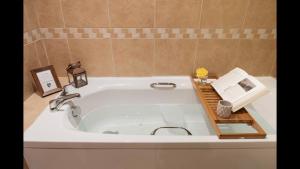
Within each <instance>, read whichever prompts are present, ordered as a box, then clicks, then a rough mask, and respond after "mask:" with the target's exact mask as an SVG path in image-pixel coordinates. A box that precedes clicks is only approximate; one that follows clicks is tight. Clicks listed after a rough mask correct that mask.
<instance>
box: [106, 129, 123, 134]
mask: <svg viewBox="0 0 300 169" xmlns="http://www.w3.org/2000/svg"><path fill="white" fill-rule="evenodd" d="M102 134H119V131H109V130H108V131H103V132H102Z"/></svg>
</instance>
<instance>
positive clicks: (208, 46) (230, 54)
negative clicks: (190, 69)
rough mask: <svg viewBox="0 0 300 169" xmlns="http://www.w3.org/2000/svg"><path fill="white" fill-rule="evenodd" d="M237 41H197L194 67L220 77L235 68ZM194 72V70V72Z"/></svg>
mask: <svg viewBox="0 0 300 169" xmlns="http://www.w3.org/2000/svg"><path fill="white" fill-rule="evenodd" d="M237 46H238V41H237V40H199V41H198V50H197V58H196V66H195V69H197V68H198V67H205V68H207V70H208V72H210V73H209V74H210V75H218V76H221V75H223V74H225V73H227V72H228V71H230V70H231V69H233V68H234V67H235V60H236V48H237ZM194 71H195V70H194Z"/></svg>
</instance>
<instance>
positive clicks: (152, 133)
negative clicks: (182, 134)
mask: <svg viewBox="0 0 300 169" xmlns="http://www.w3.org/2000/svg"><path fill="white" fill-rule="evenodd" d="M163 128H171V129H172V128H178V129H183V130H185V131H186V132H187V133H188V135H192V133H191V132H190V131H189V130H188V129H186V128H184V127H158V128H157V129H155V130H153V131H152V132H151V133H150V135H155V133H156V132H157V130H159V129H163Z"/></svg>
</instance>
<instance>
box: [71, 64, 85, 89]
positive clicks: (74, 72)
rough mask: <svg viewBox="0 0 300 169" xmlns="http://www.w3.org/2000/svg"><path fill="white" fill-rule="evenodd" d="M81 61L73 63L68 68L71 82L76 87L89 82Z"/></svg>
mask: <svg viewBox="0 0 300 169" xmlns="http://www.w3.org/2000/svg"><path fill="white" fill-rule="evenodd" d="M80 66H81V64H80V61H78V62H76V63H71V64H69V65H68V67H67V68H66V70H67V75H68V79H69V83H70V84H72V85H73V86H74V87H76V88H80V87H82V86H85V85H87V84H88V81H87V76H86V71H85V69H83V68H81V67H80Z"/></svg>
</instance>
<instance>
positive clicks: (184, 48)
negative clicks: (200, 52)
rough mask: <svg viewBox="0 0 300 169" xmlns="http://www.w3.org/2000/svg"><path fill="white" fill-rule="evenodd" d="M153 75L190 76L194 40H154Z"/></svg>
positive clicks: (193, 55) (194, 47)
mask: <svg viewBox="0 0 300 169" xmlns="http://www.w3.org/2000/svg"><path fill="white" fill-rule="evenodd" d="M155 45H156V46H155V59H154V60H155V68H154V70H155V73H154V74H155V75H190V74H191V73H192V72H193V66H194V60H195V54H196V53H195V50H196V40H187V39H184V40H183V39H182V40H171V39H167V40H156V44H155Z"/></svg>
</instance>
